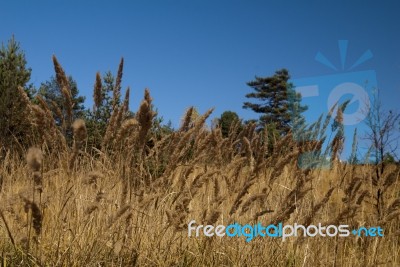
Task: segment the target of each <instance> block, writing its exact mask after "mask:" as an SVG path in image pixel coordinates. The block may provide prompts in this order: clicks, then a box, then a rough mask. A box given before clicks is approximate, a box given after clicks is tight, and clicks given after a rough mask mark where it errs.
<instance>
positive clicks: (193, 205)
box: [0, 58, 400, 266]
mask: <svg viewBox="0 0 400 267" xmlns="http://www.w3.org/2000/svg"><path fill="white" fill-rule="evenodd" d="M54 64H55V69H56V73H57V80H59V82H60V84H62V85H63V86H62V88H63V89H62V90H63V94H64V95H65V105H66V107H63V110H67V111H69V110H71V107H68V105H71V101H69V100H68V97H69V93H68V84H67V83H66V82H65V81H66V79H65V77H63V76H65V74H64V71H63V70H62V68H61V66H60V65H59V63H58V62H57V60H56V59H55V58H54ZM122 65H123V61H121V64H120V69H121V71H119V73H118V77H119V76H120V73H121V75H122ZM98 83H99V78H98V77H96V86H95V90H98V89H96V88H98V87H99V86H100V85H99V84H98ZM117 84H118V86H116V88H115V91H114V94H115V98H117V97H119V95H120V89H119V86H120V85H119V83H117ZM21 97H22V98H23V97H24V96H23V95H21ZM96 97H97V98H98V93H95V98H96ZM151 101H152V99H151V97H150V92H149V91H148V90H146V91H145V95H144V98H143V101H142V103H141V105H140V107H139V110H138V112H137V113H136V115H135V117H134V118H128V117H127V116H125V115H124V114H125V113H126V108H127V104H122V105H118V104H117V102H118V101H115V102H114V103H115V106H114V112H113V114H112V116H111V119H110V120H109V125H108V127H107V131H106V134H105V136H104V139H103V143H102V144H103V145H102V148H101V149H96V148H92V147H88V146H87V144H86V142H85V140H86V136H87V133H86V127H85V122H84V121H82V120H78V121H75V122H71V121H70V118H71V117H70V115H69V114H68V112H67V118H66V120H65V122H66V123H65V124H64V126H63V127H64V129H59V128H58V127H57V126H56V125H55V124H54V120H53V117H52V115H51V113H49V112H48V110H49V108H48V107H47V105H46V103H45V102H42V101H39V104H38V105H33V104H29V105H28V110H29V113H30V120H31V123H32V126H33V127H34V129H36V131H37V133H38V134H37V135H36V136H35V143H36V148H31V149H29V151H27V158H26V159H24V158H20V157H19V156H18V155H17V154H15V153H13V151H8V152H7V153H6V156H5V158H4V160H3V161H2V162H1V163H0V178H1V179H0V181H1V187H0V190H1V191H0V201H1V203H2V205H1V207H0V215H1V216H0V217H1V220H0V222H1V224H0V233H1V235H0V236H1V237H2V239H1V241H0V249H1V251H2V254H1V256H0V257H1V258H2V261H3V264H9V265H16V266H18V265H24V266H35V265H40V266H41V265H46V266H377V265H385V266H399V265H400V258H399V255H400V239H399V235H400V223H399V220H398V219H399V216H400V181H399V172H400V170H399V168H398V167H397V166H389V167H387V168H386V170H385V172H384V173H383V175H382V177H381V178H380V179H379V181H376V179H375V173H376V172H375V167H374V166H369V165H365V166H352V165H342V164H340V163H338V162H337V160H335V161H334V162H333V164H332V168H331V169H329V170H324V169H302V168H299V167H298V166H297V164H298V163H297V159H298V156H299V153H301V151H308V150H309V147H308V146H309V145H311V146H314V145H317V146H318V145H319V144H307V147H306V148H304V147H302V146H301V145H300V144H296V143H295V141H294V140H293V137H292V136H291V134H288V135H287V136H285V137H283V138H281V139H278V140H268V133H267V132H266V131H261V132H257V131H256V130H255V125H253V124H249V125H247V126H245V127H243V128H242V129H240V131H238V130H237V129H233V128H232V129H231V131H230V133H229V135H228V136H227V137H223V136H222V134H221V130H220V129H219V128H218V127H217V128H213V129H208V128H207V127H206V125H205V121H206V119H207V118H208V117H209V116H210V114H211V112H212V110H209V111H207V112H206V113H205V114H204V115H201V116H198V117H197V118H196V119H193V116H192V113H193V109H192V108H190V109H188V111H187V112H186V114H185V117H184V119H183V123H182V126H181V128H180V129H179V130H178V131H175V132H172V133H171V134H165V135H164V136H162V138H155V137H154V136H152V132H151V127H152V123H153V118H154V116H155V113H154V111H153V110H152V105H151ZM98 102H99V100H98V99H97V100H96V103H98ZM68 127H72V129H73V135H74V141H73V144H72V145H70V146H69V145H68V144H67V142H66V140H65V136H64V133H63V131H64V132H65V130H66V128H68ZM149 140H151V141H152V142H151V144H152V145H151V146H149ZM271 144H272V147H273V149H272V150H271V149H270V147H271ZM330 145H331V147H332V148H331V149H332V151H333V152H335V153H336V152H337V151H340V146H341V145H342V142H341V141H340V140H339V139H337V138H336V139H334V143H332V144H330ZM378 191H379V192H384V195H383V196H384V197H383V198H381V199H379V201H377V199H376V197H375V196H376V193H377V192H378ZM193 219H194V220H196V221H197V222H198V223H202V224H213V225H216V224H224V225H227V224H230V223H233V222H239V223H242V224H253V223H254V224H256V223H257V222H262V223H263V224H264V225H267V224H269V223H277V222H284V223H287V224H290V223H295V222H297V223H300V224H304V225H309V224H318V223H322V224H323V225H326V224H348V225H350V226H351V227H360V226H380V227H382V228H383V229H384V234H385V236H384V237H379V238H371V237H354V236H349V237H346V238H341V237H325V238H323V237H308V238H300V237H299V238H297V237H293V238H288V239H287V240H286V241H285V242H282V241H281V240H280V239H274V238H267V237H266V238H260V237H257V238H256V239H254V240H252V241H251V242H249V243H246V241H245V239H243V238H228V237H225V238H219V237H211V238H210V237H204V236H202V237H199V238H194V237H188V231H187V224H188V222H189V221H191V220H193Z"/></svg>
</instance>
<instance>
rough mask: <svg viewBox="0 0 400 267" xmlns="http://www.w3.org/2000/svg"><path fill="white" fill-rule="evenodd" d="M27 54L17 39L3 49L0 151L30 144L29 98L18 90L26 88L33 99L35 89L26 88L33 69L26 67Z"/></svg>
mask: <svg viewBox="0 0 400 267" xmlns="http://www.w3.org/2000/svg"><path fill="white" fill-rule="evenodd" d="M26 64H27V62H26V59H25V54H24V52H23V51H21V50H20V46H19V43H18V42H17V41H16V40H15V38H14V36H13V37H12V38H11V39H10V40H9V41H8V44H7V46H5V45H4V44H3V43H2V45H1V49H0V151H1V150H3V149H4V150H6V149H11V150H14V149H15V148H21V147H23V146H24V145H26V144H27V141H28V138H26V135H27V134H29V133H30V122H29V116H28V115H29V113H28V110H27V108H26V107H27V104H28V103H29V99H27V98H26V95H25V94H24V93H23V92H22V93H21V91H19V89H18V88H19V87H20V88H23V89H24V91H25V93H26V94H27V95H28V97H30V96H31V95H32V93H33V92H32V89H31V88H32V86H29V85H27V83H28V81H29V80H30V77H31V69H30V68H27V66H26Z"/></svg>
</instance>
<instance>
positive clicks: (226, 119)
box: [218, 111, 241, 137]
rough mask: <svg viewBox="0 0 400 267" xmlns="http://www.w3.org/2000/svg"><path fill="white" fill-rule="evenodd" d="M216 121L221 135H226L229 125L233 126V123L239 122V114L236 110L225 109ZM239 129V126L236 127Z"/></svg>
mask: <svg viewBox="0 0 400 267" xmlns="http://www.w3.org/2000/svg"><path fill="white" fill-rule="evenodd" d="M218 122H219V125H220V127H221V132H222V136H223V137H228V135H229V131H230V129H231V127H233V126H235V124H241V121H240V119H239V116H238V115H237V114H236V112H233V111H225V112H224V113H222V114H221V117H220V118H219V120H218ZM239 126H240V125H239ZM239 130H240V127H238V131H239Z"/></svg>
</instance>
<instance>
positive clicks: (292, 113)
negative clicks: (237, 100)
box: [243, 69, 307, 135]
mask: <svg viewBox="0 0 400 267" xmlns="http://www.w3.org/2000/svg"><path fill="white" fill-rule="evenodd" d="M289 79H290V75H289V72H288V71H287V70H286V69H281V70H278V71H276V72H275V74H274V75H273V76H271V77H265V78H263V77H256V78H255V80H253V81H250V82H248V83H247V85H248V86H250V87H251V88H253V90H254V91H255V92H252V93H249V94H247V95H246V97H247V98H254V99H256V100H258V102H257V103H251V102H245V103H244V105H243V108H246V109H248V108H250V109H252V110H253V111H254V112H256V113H261V114H263V115H261V116H260V118H259V121H258V123H259V127H260V128H264V127H265V126H267V125H268V127H272V128H275V129H277V131H278V132H279V134H280V135H285V134H287V133H288V132H289V131H290V130H291V129H292V128H293V127H300V126H299V125H301V124H303V123H304V119H303V118H302V116H301V113H303V112H304V111H305V110H307V107H306V106H302V105H301V104H300V102H301V95H300V94H298V93H296V92H295V90H294V86H293V85H292V84H291V83H290V82H289Z"/></svg>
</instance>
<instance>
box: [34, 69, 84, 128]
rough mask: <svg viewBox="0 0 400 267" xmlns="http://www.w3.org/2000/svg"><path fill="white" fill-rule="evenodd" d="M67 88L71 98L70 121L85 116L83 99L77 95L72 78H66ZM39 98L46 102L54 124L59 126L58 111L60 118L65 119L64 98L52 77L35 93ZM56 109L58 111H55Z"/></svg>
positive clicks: (76, 88)
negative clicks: (54, 121)
mask: <svg viewBox="0 0 400 267" xmlns="http://www.w3.org/2000/svg"><path fill="white" fill-rule="evenodd" d="M68 83H69V87H70V89H71V97H72V103H73V108H72V116H73V118H72V120H75V119H78V118H83V117H84V115H85V106H84V102H85V97H84V96H80V95H79V90H78V86H77V83H76V81H75V80H74V79H73V78H72V76H69V77H68ZM37 94H38V95H39V96H41V97H43V99H44V100H45V101H46V103H47V104H48V106H49V107H50V109H51V110H52V111H53V115H54V118H55V120H56V124H57V125H58V126H61V119H62V118H60V114H58V113H59V111H61V113H62V114H61V115H62V116H61V117H65V112H66V111H65V110H63V107H64V96H63V95H62V93H61V88H60V86H59V84H58V83H57V79H56V78H55V77H54V76H52V77H51V78H50V80H48V81H45V82H43V83H42V84H41V85H40V87H39V90H38V93H37ZM56 109H60V110H59V111H57V110H56Z"/></svg>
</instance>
